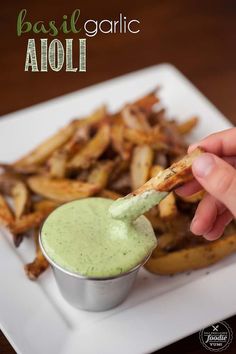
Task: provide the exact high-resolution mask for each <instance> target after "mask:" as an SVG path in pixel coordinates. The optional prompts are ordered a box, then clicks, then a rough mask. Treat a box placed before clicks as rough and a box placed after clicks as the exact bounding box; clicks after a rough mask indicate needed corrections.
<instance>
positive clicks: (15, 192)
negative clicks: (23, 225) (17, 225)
mask: <svg viewBox="0 0 236 354" xmlns="http://www.w3.org/2000/svg"><path fill="white" fill-rule="evenodd" d="M11 195H12V198H13V203H14V212H15V216H16V218H20V217H21V216H22V215H23V214H24V213H25V212H26V211H27V210H28V209H29V206H30V195H29V190H28V188H27V187H26V185H25V183H23V182H17V183H16V184H15V185H14V186H13V187H12V190H11Z"/></svg>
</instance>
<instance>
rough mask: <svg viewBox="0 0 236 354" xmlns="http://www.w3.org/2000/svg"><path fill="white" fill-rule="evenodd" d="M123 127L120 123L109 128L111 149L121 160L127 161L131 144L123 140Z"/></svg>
mask: <svg viewBox="0 0 236 354" xmlns="http://www.w3.org/2000/svg"><path fill="white" fill-rule="evenodd" d="M124 130H125V127H124V125H123V124H121V123H117V124H113V125H112V127H111V143H112V147H113V149H114V150H115V151H117V152H118V154H119V155H120V156H121V157H122V159H123V160H129V159H130V155H131V150H132V144H131V143H130V142H128V141H125V140H124Z"/></svg>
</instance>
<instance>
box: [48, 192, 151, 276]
mask: <svg viewBox="0 0 236 354" xmlns="http://www.w3.org/2000/svg"><path fill="white" fill-rule="evenodd" d="M112 203H113V201H112V200H109V199H105V198H87V199H81V200H77V201H73V202H70V203H67V204H64V205H62V206H60V207H59V208H57V209H56V210H54V211H53V212H52V213H51V214H50V215H49V216H48V218H47V219H46V221H45V222H44V224H43V227H42V230H41V239H42V245H43V248H44V250H45V252H46V253H47V255H48V256H49V257H50V258H51V259H52V260H53V261H54V262H55V263H57V264H58V265H60V266H61V267H63V268H64V269H66V270H69V271H71V272H74V273H79V274H81V275H84V276H88V277H102V278H103V277H109V276H115V275H118V274H121V273H124V272H127V271H129V270H131V269H132V268H134V267H135V266H137V265H138V264H140V263H141V262H142V261H143V260H144V259H145V258H146V257H147V256H148V255H149V254H150V253H151V251H152V250H153V249H154V248H155V247H156V244H157V241H156V237H155V234H154V231H153V229H152V226H151V224H150V222H149V221H148V220H147V219H146V218H145V217H144V216H140V217H138V218H137V219H136V220H134V221H131V220H130V219H123V220H119V219H114V218H113V217H112V215H111V214H110V213H109V211H108V210H109V208H110V206H111V204H112ZM134 216H135V215H134Z"/></svg>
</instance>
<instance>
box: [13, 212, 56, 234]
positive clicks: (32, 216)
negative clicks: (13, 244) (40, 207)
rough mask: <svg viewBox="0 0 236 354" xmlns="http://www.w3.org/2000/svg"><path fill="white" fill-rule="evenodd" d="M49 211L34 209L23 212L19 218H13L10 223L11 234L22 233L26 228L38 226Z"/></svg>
mask: <svg viewBox="0 0 236 354" xmlns="http://www.w3.org/2000/svg"><path fill="white" fill-rule="evenodd" d="M49 212H50V211H47V212H41V211H34V212H32V213H29V214H25V215H23V216H22V217H21V218H20V219H17V220H15V221H14V222H13V223H12V225H10V230H11V232H12V233H13V235H19V234H23V233H25V232H27V231H28V230H31V229H33V228H34V227H38V226H39V225H40V224H41V222H42V221H43V220H44V219H45V217H46V216H47V215H48V213H49Z"/></svg>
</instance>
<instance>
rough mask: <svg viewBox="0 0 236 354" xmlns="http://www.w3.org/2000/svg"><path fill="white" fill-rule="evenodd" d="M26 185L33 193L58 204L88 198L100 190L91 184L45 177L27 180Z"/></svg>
mask: <svg viewBox="0 0 236 354" xmlns="http://www.w3.org/2000/svg"><path fill="white" fill-rule="evenodd" d="M28 185H29V187H30V189H31V190H32V191H33V192H34V193H37V194H39V195H41V196H43V197H45V198H49V199H53V200H56V201H58V202H69V201H72V200H75V199H81V198H86V197H90V196H91V195H94V194H95V193H97V192H98V191H99V190H100V187H99V186H96V185H94V184H91V183H86V182H81V181H76V180H70V179H66V178H64V179H63V178H61V179H59V178H58V179H52V178H49V177H46V176H33V177H30V178H28Z"/></svg>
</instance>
